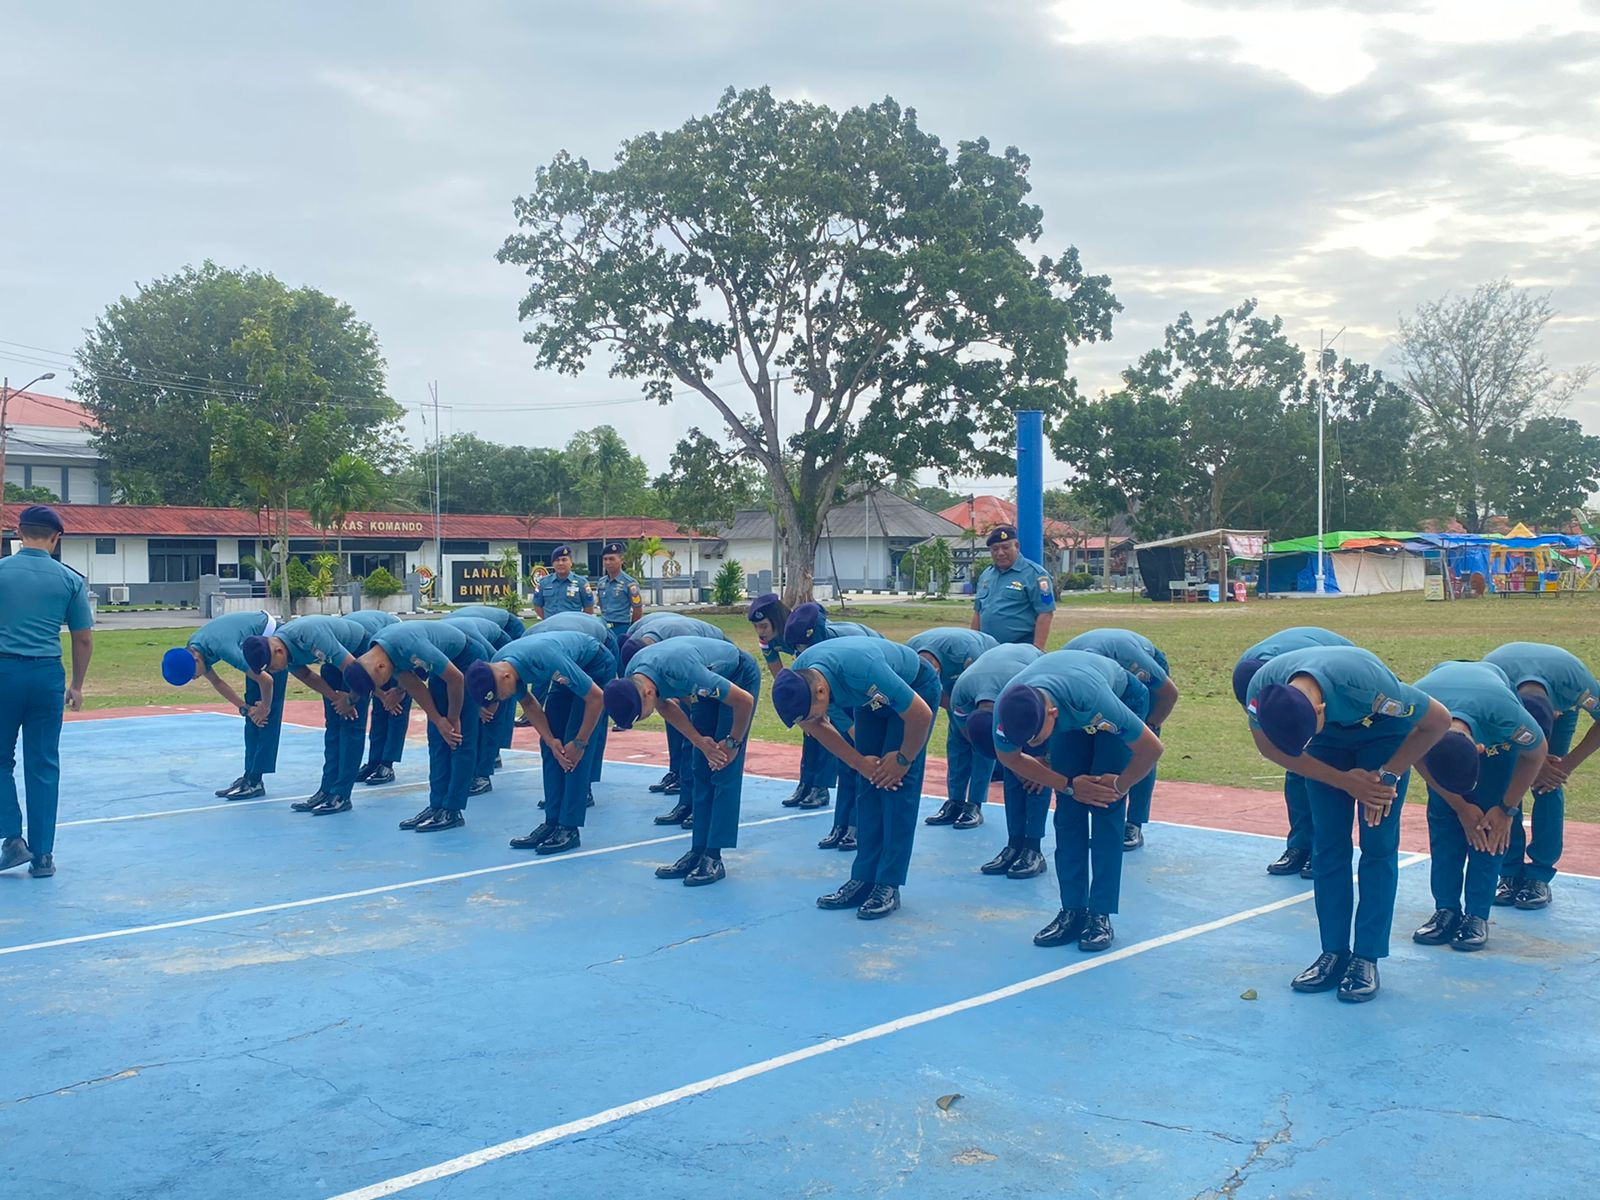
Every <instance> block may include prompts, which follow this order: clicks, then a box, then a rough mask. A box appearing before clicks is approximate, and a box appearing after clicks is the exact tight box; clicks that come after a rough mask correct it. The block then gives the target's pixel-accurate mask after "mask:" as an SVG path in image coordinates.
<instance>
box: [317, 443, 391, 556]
mask: <svg viewBox="0 0 1600 1200" xmlns="http://www.w3.org/2000/svg"><path fill="white" fill-rule="evenodd" d="M383 497H384V485H383V478H382V477H381V476H380V475H379V474H378V472H377V471H375V470H374V469H373V467H372V464H371V463H369V462H367V460H366V459H364V458H359V457H357V456H356V455H354V454H341V455H340V456H339V457H338V458H336V459H334V460H333V462H332V463H331V464H330V465H329V467H328V472H327V474H325V475H324V476H323V477H322V478H321V479H319V480H317V482H316V483H314V484H312V485H311V488H310V491H309V492H308V493H307V496H306V508H307V509H308V510H309V511H310V513H311V521H312V523H313V524H314V525H316V527H317V528H318V529H320V530H322V543H323V545H327V543H328V530H330V529H332V528H333V527H334V526H336V525H343V524H344V519H345V518H346V517H348V516H349V515H350V514H351V513H353V512H361V511H362V510H364V509H370V508H373V507H375V506H376V505H378V504H381V503H382V502H383ZM334 552H335V554H336V555H337V556H338V561H339V564H340V568H341V569H342V568H343V563H344V538H343V537H342V536H341V537H339V538H337V539H336V540H335V543H334Z"/></svg>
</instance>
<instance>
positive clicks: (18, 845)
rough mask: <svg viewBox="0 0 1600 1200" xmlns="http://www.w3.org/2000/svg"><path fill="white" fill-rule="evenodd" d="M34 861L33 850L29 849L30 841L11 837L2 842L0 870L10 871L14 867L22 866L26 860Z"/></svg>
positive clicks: (0, 846) (0, 844)
mask: <svg viewBox="0 0 1600 1200" xmlns="http://www.w3.org/2000/svg"><path fill="white" fill-rule="evenodd" d="M32 861H33V851H31V850H29V849H28V843H27V842H25V841H23V840H22V839H21V838H19V837H9V838H7V839H6V840H5V841H4V842H0V871H9V870H11V868H12V867H20V866H21V865H22V864H23V863H25V862H32Z"/></svg>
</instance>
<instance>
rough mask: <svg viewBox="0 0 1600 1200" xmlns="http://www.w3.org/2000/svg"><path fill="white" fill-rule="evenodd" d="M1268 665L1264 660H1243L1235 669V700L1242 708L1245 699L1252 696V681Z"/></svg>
mask: <svg viewBox="0 0 1600 1200" xmlns="http://www.w3.org/2000/svg"><path fill="white" fill-rule="evenodd" d="M1266 665H1267V660H1266V659H1264V658H1241V659H1240V660H1239V665H1238V666H1236V667H1234V669H1233V698H1234V699H1235V700H1237V701H1238V702H1239V703H1240V705H1241V706H1242V705H1243V704H1244V702H1245V697H1247V696H1248V695H1249V694H1250V681H1251V680H1252V679H1254V678H1255V677H1256V672H1257V671H1259V670H1261V668H1262V667H1264V666H1266Z"/></svg>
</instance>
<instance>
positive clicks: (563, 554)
mask: <svg viewBox="0 0 1600 1200" xmlns="http://www.w3.org/2000/svg"><path fill="white" fill-rule="evenodd" d="M571 557H572V551H571V550H570V549H569V548H568V547H566V546H557V547H556V548H555V549H554V550H552V551H550V561H551V562H555V560H556V559H558V558H571Z"/></svg>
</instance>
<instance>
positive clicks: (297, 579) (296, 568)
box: [288, 558, 316, 600]
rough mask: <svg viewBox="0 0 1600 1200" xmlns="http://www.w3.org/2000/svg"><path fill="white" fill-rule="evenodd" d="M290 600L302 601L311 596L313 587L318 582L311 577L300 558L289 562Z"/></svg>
mask: <svg viewBox="0 0 1600 1200" xmlns="http://www.w3.org/2000/svg"><path fill="white" fill-rule="evenodd" d="M288 570H289V598H290V599H291V600H302V599H304V598H305V597H307V596H309V595H311V593H312V585H313V584H314V583H315V582H316V581H315V580H314V579H312V577H311V572H310V571H309V570H307V569H306V565H305V563H303V562H301V561H300V560H299V559H298V558H291V559H290V560H289V568H288Z"/></svg>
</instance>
